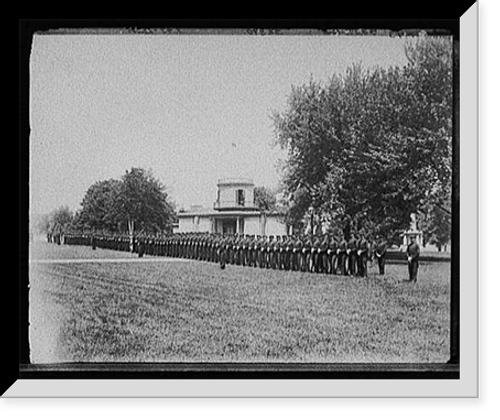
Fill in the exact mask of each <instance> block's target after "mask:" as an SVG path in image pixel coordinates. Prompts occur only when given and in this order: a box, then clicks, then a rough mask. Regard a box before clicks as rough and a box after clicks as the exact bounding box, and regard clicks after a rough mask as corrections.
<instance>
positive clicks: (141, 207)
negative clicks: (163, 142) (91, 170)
mask: <svg viewBox="0 0 500 420" xmlns="http://www.w3.org/2000/svg"><path fill="white" fill-rule="evenodd" d="M174 217H175V213H174V206H173V204H172V202H171V201H170V199H169V197H168V194H167V192H166V189H165V187H164V185H163V184H162V183H161V182H160V181H159V180H158V179H156V178H155V177H154V175H153V173H152V172H151V171H146V170H144V169H142V168H131V169H130V170H127V171H126V172H125V174H124V175H123V177H122V178H121V179H119V180H116V179H109V180H105V181H98V182H96V183H95V184H93V185H92V186H91V187H90V188H89V189H88V190H87V192H86V193H85V197H84V198H83V201H82V207H81V209H80V210H79V212H78V214H77V217H76V221H75V223H74V226H75V227H77V228H80V229H93V230H94V229H97V230H107V231H112V232H115V231H127V230H128V231H129V233H130V234H133V233H134V232H135V231H137V230H139V231H145V232H160V231H165V230H169V229H170V227H171V225H172V222H173V219H174Z"/></svg>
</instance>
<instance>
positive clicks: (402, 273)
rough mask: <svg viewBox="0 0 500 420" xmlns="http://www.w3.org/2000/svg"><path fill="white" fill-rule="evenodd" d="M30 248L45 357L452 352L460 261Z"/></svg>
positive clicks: (276, 358)
mask: <svg viewBox="0 0 500 420" xmlns="http://www.w3.org/2000/svg"><path fill="white" fill-rule="evenodd" d="M30 251H31V260H32V263H31V264H30V323H31V329H30V335H31V336H30V341H31V345H32V348H31V350H32V358H33V359H32V361H34V362H36V363H45V362H339V363H340V362H347V363H349V362H390V363H395V362H424V363H425V362H446V361H447V360H448V358H449V322H450V321H449V307H450V295H449V284H450V264H449V263H444V262H439V263H427V264H425V263H422V264H421V266H420V270H419V281H418V283H417V284H408V283H405V282H403V280H405V279H406V278H407V269H406V266H405V265H401V264H395V265H388V267H387V269H386V272H387V274H386V275H385V276H379V275H378V274H376V267H375V265H374V266H373V267H370V268H369V276H368V278H364V279H362V278H349V277H341V276H328V275H322V274H309V273H296V272H282V271H275V270H266V269H257V268H247V267H240V266H231V265H230V266H227V267H226V270H220V268H219V267H218V265H216V264H213V263H206V262H198V261H190V260H171V259H166V258H163V259H157V258H155V259H153V258H147V257H146V258H143V259H140V260H139V259H138V258H137V256H136V255H130V254H127V253H122V252H115V251H109V250H100V249H98V250H95V251H92V250H91V249H90V248H88V247H77V246H57V245H54V244H45V243H34V244H33V245H32V247H31V250H30ZM50 259H54V260H57V261H58V262H49V261H48V260H50ZM85 259H95V260H97V261H91V260H89V261H83V260H85ZM114 259H118V260H117V261H114ZM63 260H64V261H63ZM72 260H73V261H72Z"/></svg>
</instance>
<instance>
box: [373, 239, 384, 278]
mask: <svg viewBox="0 0 500 420" xmlns="http://www.w3.org/2000/svg"><path fill="white" fill-rule="evenodd" d="M386 254H387V242H386V240H385V239H384V238H382V237H381V236H380V235H379V236H377V239H376V244H375V256H376V257H377V263H378V273H379V274H382V275H384V274H385V260H386Z"/></svg>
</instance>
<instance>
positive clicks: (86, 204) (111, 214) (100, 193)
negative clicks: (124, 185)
mask: <svg viewBox="0 0 500 420" xmlns="http://www.w3.org/2000/svg"><path fill="white" fill-rule="evenodd" d="M120 188H121V182H120V181H118V180H116V179H109V180H105V181H98V182H96V183H95V184H93V185H92V186H90V188H89V189H88V190H87V192H86V193H85V196H84V198H83V201H82V203H81V206H82V208H81V209H80V211H79V212H78V215H77V219H76V224H77V225H78V227H80V228H86V229H89V228H92V229H98V230H108V231H116V230H119V226H118V223H117V219H118V214H117V211H116V200H117V197H118V193H119V191H120Z"/></svg>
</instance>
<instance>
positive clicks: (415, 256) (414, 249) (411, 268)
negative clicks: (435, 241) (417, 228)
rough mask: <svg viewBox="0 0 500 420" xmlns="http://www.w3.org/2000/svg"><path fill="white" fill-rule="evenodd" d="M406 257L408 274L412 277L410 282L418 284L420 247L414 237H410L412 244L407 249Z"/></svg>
mask: <svg viewBox="0 0 500 420" xmlns="http://www.w3.org/2000/svg"><path fill="white" fill-rule="evenodd" d="M406 256H407V257H408V273H409V275H410V282H415V283H416V282H417V274H418V260H419V257H420V247H419V246H418V244H417V242H416V241H415V237H414V236H410V243H409V244H408V247H407V248H406Z"/></svg>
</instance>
